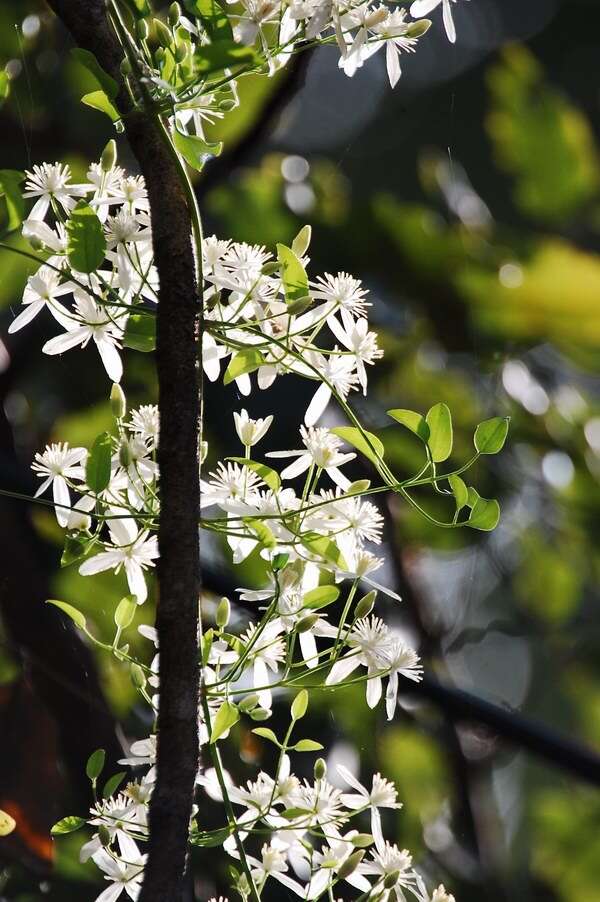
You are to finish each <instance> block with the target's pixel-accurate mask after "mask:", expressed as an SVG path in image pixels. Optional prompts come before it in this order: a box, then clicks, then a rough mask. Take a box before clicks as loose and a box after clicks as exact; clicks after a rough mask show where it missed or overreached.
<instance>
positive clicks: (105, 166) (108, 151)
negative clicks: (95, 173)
mask: <svg viewBox="0 0 600 902" xmlns="http://www.w3.org/2000/svg"><path fill="white" fill-rule="evenodd" d="M116 162H117V142H116V141H115V139H114V138H111V139H110V141H109V142H108V143H107V145H106V147H105V148H104V150H103V151H102V154H101V156H100V165H101V166H102V171H103V172H110V170H111V169H114V166H115V163H116Z"/></svg>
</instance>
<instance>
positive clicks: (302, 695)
mask: <svg viewBox="0 0 600 902" xmlns="http://www.w3.org/2000/svg"><path fill="white" fill-rule="evenodd" d="M307 708H308V692H307V691H306V689H301V690H300V692H299V693H298V695H297V696H296V698H295V699H294V701H293V702H292V709H291V712H292V719H293V720H300V719H301V718H302V717H304V715H305V714H306V711H307Z"/></svg>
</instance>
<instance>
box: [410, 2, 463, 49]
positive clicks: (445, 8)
mask: <svg viewBox="0 0 600 902" xmlns="http://www.w3.org/2000/svg"><path fill="white" fill-rule="evenodd" d="M451 2H452V3H456V0H415V2H414V3H413V4H412V6H411V8H410V14H411V16H412V17H413V18H414V19H419V18H421V16H427V15H428V14H429V13H430V12H432V10H434V9H435V8H436V7H437V6H439V5H440V3H441V4H442V15H443V18H444V28H445V29H446V34H447V35H448V40H449V41H451V42H452V43H453V44H454V42H455V41H456V28H455V27H454V20H453V19H452V7H451V6H450V3H451Z"/></svg>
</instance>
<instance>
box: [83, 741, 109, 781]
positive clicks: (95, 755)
mask: <svg viewBox="0 0 600 902" xmlns="http://www.w3.org/2000/svg"><path fill="white" fill-rule="evenodd" d="M105 758H106V753H105V751H104V749H96V751H95V752H92V754H91V755H90V757H89V758H88V760H87V764H86V766H85V772H86V774H87V775H88V778H89V779H90V780H91V781H92V782H93V783H95V782H96V780H97V779H98V777H99V776H100V774H101V773H102V771H103V769H104V759H105Z"/></svg>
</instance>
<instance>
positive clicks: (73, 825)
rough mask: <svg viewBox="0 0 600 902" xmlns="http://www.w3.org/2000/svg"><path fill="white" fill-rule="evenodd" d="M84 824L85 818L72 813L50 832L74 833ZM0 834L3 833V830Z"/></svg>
mask: <svg viewBox="0 0 600 902" xmlns="http://www.w3.org/2000/svg"><path fill="white" fill-rule="evenodd" d="M84 824H85V818H83V817H77V815H75V814H70V815H68V817H61V819H60V820H59V821H57V822H56V823H55V824H54V826H53V827H52V828H51V830H50V833H51V834H52V836H63V835H64V834H65V833H74V832H75V830H79V829H80V828H81V827H83V825H84ZM0 835H2V834H1V832H0Z"/></svg>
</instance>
